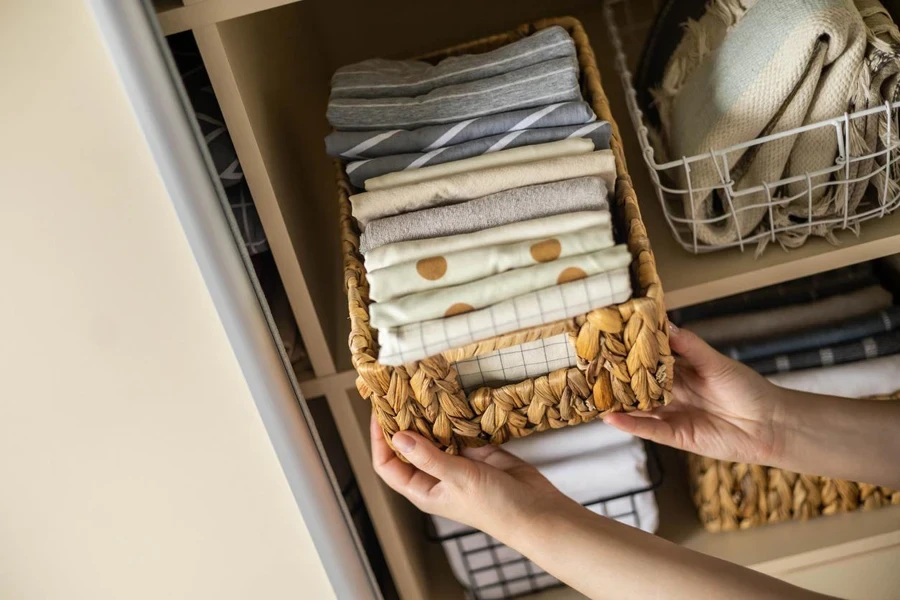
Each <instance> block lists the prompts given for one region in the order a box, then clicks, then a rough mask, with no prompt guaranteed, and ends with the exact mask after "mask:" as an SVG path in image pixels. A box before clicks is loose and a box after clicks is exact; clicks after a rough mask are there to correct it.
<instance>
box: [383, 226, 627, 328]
mask: <svg viewBox="0 0 900 600" xmlns="http://www.w3.org/2000/svg"><path fill="white" fill-rule="evenodd" d="M551 245H552V244H551ZM539 251H540V250H539ZM630 262H631V254H630V253H629V252H628V248H626V247H625V246H624V245H618V246H613V247H612V248H607V249H605V250H599V251H597V252H591V253H589V254H579V255H576V256H570V257H568V258H559V259H556V260H551V261H549V262H543V263H539V264H537V265H534V266H531V267H524V268H521V269H513V270H511V271H506V272H504V273H499V274H497V275H492V276H490V277H485V278H484V279H480V280H478V281H472V282H470V283H464V284H461V285H456V286H452V287H447V288H440V289H436V290H429V291H426V292H419V293H417V294H410V295H409V296H404V297H403V298H397V299H396V300H389V301H387V302H377V303H375V304H372V305H371V306H369V318H370V322H371V324H372V327H375V328H377V329H379V330H381V329H384V328H388V327H399V326H401V325H408V324H410V323H417V322H419V321H426V320H428V319H437V318H440V317H452V316H454V315H459V314H462V313H467V312H471V311H473V310H476V309H478V308H484V307H486V306H491V305H492V304H496V303H498V302H502V301H503V300H508V299H509V298H513V297H515V296H519V295H521V294H527V293H529V292H533V291H536V290H539V289H542V288H545V287H550V286H553V285H562V284H564V283H568V282H570V281H577V280H578V279H584V278H585V277H588V276H590V275H596V274H597V273H604V272H607V271H613V270H615V269H620V268H622V267H627V266H628V264H629V263H630Z"/></svg>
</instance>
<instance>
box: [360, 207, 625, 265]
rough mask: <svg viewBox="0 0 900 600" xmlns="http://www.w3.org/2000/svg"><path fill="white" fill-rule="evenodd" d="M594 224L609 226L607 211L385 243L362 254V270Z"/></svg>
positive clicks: (559, 232) (570, 214) (555, 233)
mask: <svg viewBox="0 0 900 600" xmlns="http://www.w3.org/2000/svg"><path fill="white" fill-rule="evenodd" d="M594 225H609V212H607V211H596V210H595V211H582V212H574V213H567V214H561V215H553V216H552V217H542V218H540V219H532V220H530V221H522V222H521V223H510V224H509V225H501V226H500V227H493V228H491V229H484V230H482V231H476V232H474V233H466V234H463V235H449V236H446V237H439V238H432V239H428V240H411V241H409V242H398V243H396V244H387V245H385V246H380V247H378V248H375V249H374V250H371V251H370V252H368V253H367V254H366V261H365V262H366V270H367V271H374V270H376V269H383V268H384V267H389V266H391V265H396V264H400V263H404V262H410V261H416V260H419V259H422V258H427V257H429V256H446V255H447V254H449V253H451V252H460V251H462V250H470V249H472V248H483V247H485V246H493V245H496V244H511V243H513V242H524V241H526V240H533V239H537V238H543V237H552V236H557V235H562V234H563V233H569V232H571V231H577V230H579V229H584V228H585V227H592V226H594Z"/></svg>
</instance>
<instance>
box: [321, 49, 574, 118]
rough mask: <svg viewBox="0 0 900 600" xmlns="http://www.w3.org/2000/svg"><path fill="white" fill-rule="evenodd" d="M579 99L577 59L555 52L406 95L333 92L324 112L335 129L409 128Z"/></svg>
mask: <svg viewBox="0 0 900 600" xmlns="http://www.w3.org/2000/svg"><path fill="white" fill-rule="evenodd" d="M571 100H581V90H580V89H579V87H578V60H577V59H576V58H575V57H574V56H567V57H565V58H556V59H553V60H548V61H546V62H542V63H538V64H536V65H531V66H530V67H525V68H523V69H518V70H516V71H511V72H509V73H504V74H502V75H497V76H495V77H488V78H487V79H479V80H477V81H470V82H469V83H461V84H458V85H448V86H444V87H440V88H437V89H435V90H432V91H431V92H428V93H427V94H424V95H422V96H414V97H403V98H371V99H367V98H335V99H333V100H331V101H329V103H328V110H327V112H326V116H327V117H328V122H329V123H331V126H332V127H334V128H335V129H345V130H373V129H401V128H402V129H410V128H414V127H422V126H424V125H437V124H440V123H456V122H459V121H464V120H466V119H473V118H475V117H483V116H486V115H492V114H495V113H501V112H506V111H510V110H516V109H519V108H531V107H534V106H545V105H547V104H551V103H553V102H568V101H571Z"/></svg>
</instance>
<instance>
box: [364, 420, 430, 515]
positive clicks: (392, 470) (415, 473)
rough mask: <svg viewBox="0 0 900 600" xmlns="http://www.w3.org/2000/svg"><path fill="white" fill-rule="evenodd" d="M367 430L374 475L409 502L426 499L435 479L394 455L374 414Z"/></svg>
mask: <svg viewBox="0 0 900 600" xmlns="http://www.w3.org/2000/svg"><path fill="white" fill-rule="evenodd" d="M369 429H370V433H371V437H372V466H373V468H374V469H375V473H377V474H378V476H379V477H381V479H382V480H383V481H384V482H385V483H386V484H387V485H388V487H390V488H391V489H392V490H394V491H395V492H397V493H398V494H401V495H403V496H405V497H406V498H408V499H409V500H412V501H413V502H421V501H423V500H424V499H426V498H427V497H428V495H429V494H430V493H431V490H432V489H433V488H434V486H436V485H437V483H438V481H437V479H435V478H434V477H432V476H430V475H428V474H427V473H423V472H422V471H420V470H418V469H417V468H416V467H415V466H413V465H411V464H409V463H405V462H403V461H402V460H400V459H399V458H398V457H397V455H396V454H394V451H393V450H391V447H390V446H389V445H388V443H387V440H385V439H384V431H382V429H381V426H380V425H379V424H378V420H377V419H376V418H375V415H374V414H373V415H372V422H371V425H370V428H369Z"/></svg>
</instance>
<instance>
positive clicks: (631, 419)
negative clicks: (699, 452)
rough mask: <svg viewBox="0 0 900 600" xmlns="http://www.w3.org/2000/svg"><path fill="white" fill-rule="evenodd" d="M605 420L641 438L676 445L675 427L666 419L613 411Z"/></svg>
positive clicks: (665, 444)
mask: <svg viewBox="0 0 900 600" xmlns="http://www.w3.org/2000/svg"><path fill="white" fill-rule="evenodd" d="M603 420H604V422H606V423H608V424H610V425H612V426H613V427H615V428H616V429H618V430H620V431H624V432H625V433H630V434H631V435H635V436H637V437H639V438H642V439H645V440H650V441H651V442H656V443H657V444H663V445H664V446H675V445H676V443H675V442H676V436H675V429H674V428H673V427H672V424H671V423H668V422H666V421H662V420H660V419H655V418H653V417H651V416H642V417H635V416H634V415H630V414H626V413H611V414H608V415H606V417H605V418H604V419H603Z"/></svg>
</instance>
